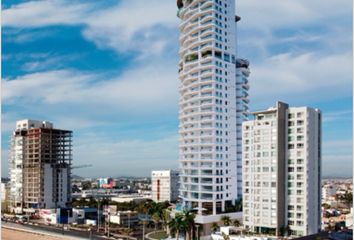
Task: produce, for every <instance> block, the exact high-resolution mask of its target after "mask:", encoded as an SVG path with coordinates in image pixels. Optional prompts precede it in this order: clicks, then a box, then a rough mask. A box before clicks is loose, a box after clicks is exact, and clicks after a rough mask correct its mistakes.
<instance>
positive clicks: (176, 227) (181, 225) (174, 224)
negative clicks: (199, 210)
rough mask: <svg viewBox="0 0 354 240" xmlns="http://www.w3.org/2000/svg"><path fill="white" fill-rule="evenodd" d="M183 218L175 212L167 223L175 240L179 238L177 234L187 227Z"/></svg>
mask: <svg viewBox="0 0 354 240" xmlns="http://www.w3.org/2000/svg"><path fill="white" fill-rule="evenodd" d="M183 218H184V217H183V215H181V214H176V216H175V217H174V218H172V219H171V221H170V222H169V223H168V226H169V228H170V231H171V233H172V234H175V235H176V240H178V239H179V234H180V233H181V232H185V231H186V229H187V224H186V222H185V221H184V219H183Z"/></svg>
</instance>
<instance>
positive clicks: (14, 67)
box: [2, 0, 352, 177]
mask: <svg viewBox="0 0 354 240" xmlns="http://www.w3.org/2000/svg"><path fill="white" fill-rule="evenodd" d="M252 2H253V1H247V3H246V1H241V0H240V1H238V2H237V7H238V9H237V10H236V13H237V14H239V15H240V16H241V18H242V20H241V23H242V24H239V26H238V33H239V36H241V37H239V38H238V51H239V54H238V57H245V58H247V59H249V60H250V62H251V76H250V82H251V89H250V98H251V102H250V105H249V106H250V108H251V110H252V111H254V110H259V109H262V108H265V107H268V106H270V105H272V104H273V102H274V101H275V100H282V101H286V102H289V103H291V105H292V106H302V105H307V106H311V107H316V108H320V109H321V110H322V111H323V120H324V121H323V133H324V135H323V175H324V176H326V175H331V176H332V175H335V174H336V173H340V174H337V175H338V176H342V175H347V176H350V175H351V170H352V168H351V167H348V165H351V164H352V163H351V159H352V157H351V155H352V150H351V142H352V136H351V132H352V131H351V122H352V121H351V120H352V117H351V112H352V110H351V90H350V89H351V88H349V87H348V86H349V85H350V84H351V66H352V64H351V63H352V60H351V57H352V56H351V52H350V49H351V40H352V39H351V38H352V36H351V34H348V33H351V9H352V8H351V6H348V5H351V3H343V4H335V6H334V5H333V4H334V3H330V2H329V1H328V2H325V3H324V2H323V1H315V2H311V3H307V2H306V1H299V2H297V3H290V2H281V3H280V2H279V1H273V2H271V4H269V3H268V4H267V5H264V4H265V3H257V5H256V4H255V3H254V2H253V3H252ZM64 3H65V1H57V2H55V3H54V4H48V2H46V1H43V2H27V3H21V2H19V3H18V2H16V3H13V2H10V1H9V2H5V3H3V4H4V5H5V8H6V9H5V10H4V11H3V24H4V30H3V41H4V43H5V44H6V45H5V48H4V50H3V69H4V71H3V78H4V80H5V81H4V82H3V89H4V91H3V115H2V121H3V129H2V142H3V144H2V159H3V160H2V167H3V170H2V175H3V176H6V175H7V169H8V167H7V166H8V165H7V160H8V141H9V136H10V133H11V129H13V128H14V125H15V121H16V120H18V119H23V118H30V119H45V120H48V121H52V122H55V123H56V126H57V127H58V128H64V129H72V130H73V131H74V138H73V139H74V142H75V143H77V146H76V148H75V150H74V155H73V159H74V161H75V164H85V163H90V164H93V165H94V166H95V170H94V171H90V169H85V170H78V171H77V172H74V173H76V174H78V175H80V174H81V175H84V176H95V177H98V176H101V175H111V176H117V175H122V174H123V173H124V174H128V173H129V172H130V173H131V175H144V176H149V174H150V171H151V170H152V169H169V168H177V167H178V161H177V160H178V120H177V119H178V92H177V91H176V89H177V87H178V80H177V79H178V75H177V71H178V69H177V67H176V66H177V61H178V59H177V56H178V55H177V52H178V18H177V17H176V12H175V11H176V7H175V1H171V3H170V2H167V1H166V2H165V1H164V2H163V3H161V1H152V2H151V5H150V6H144V5H143V3H142V2H134V3H132V2H131V1H121V2H119V3H118V4H116V5H114V4H113V2H108V3H105V4H104V5H100V4H98V3H93V2H88V3H85V4H83V3H70V4H69V3H67V2H66V7H65V8H64V7H63V6H64ZM110 3H111V4H112V5H113V7H112V6H111V5H110ZM11 5H12V6H11ZM268 5H269V6H268ZM15 6H16V8H15ZM270 6H271V7H270ZM58 8H63V10H64V11H63V12H61V13H60V14H58V15H56V14H55V13H54V11H55V10H56V9H58ZM146 8H148V9H146ZM253 8H255V9H253ZM161 9H164V10H166V11H161ZM257 9H258V10H259V11H260V9H266V10H269V11H262V14H261V15H260V16H259V17H257V16H256V15H255V13H254V12H257V11H252V10H257ZM37 11H39V12H48V14H50V15H51V17H50V18H48V19H47V20H44V19H39V18H38V17H37V16H36V12H37ZM123 11H125V12H127V13H125V14H130V15H135V16H139V17H140V15H139V14H141V12H142V11H143V12H144V19H143V18H141V19H140V20H141V21H134V23H130V22H129V23H128V24H126V22H124V21H122V20H124V17H127V15H125V14H122V13H123ZM25 12H26V13H25ZM28 12H31V13H33V15H32V16H31V14H30V16H28V15H26V14H27V13H28ZM157 12H158V13H160V14H157V15H156V13H157ZM73 13H75V14H73ZM280 13H281V14H282V15H281V16H283V19H284V21H283V22H282V23H279V21H278V20H277V18H274V15H276V14H280ZM118 14H120V17H117V21H116V22H114V23H113V22H110V21H108V20H109V17H108V18H107V19H106V18H105V16H106V15H107V16H118ZM146 14H148V16H146ZM264 14H267V15H264ZM76 15H77V16H76ZM295 15H301V16H303V18H302V19H300V20H299V19H298V18H295V17H294V16H295ZM267 16H268V17H267ZM27 17H29V18H30V19H31V20H29V19H27ZM292 17H293V18H294V19H295V20H294V21H293V20H292ZM261 18H263V19H266V21H264V20H263V19H262V20H260V19H261ZM82 19H85V20H82ZM145 19H147V21H144V20H145ZM96 20H97V21H96ZM120 20H121V22H123V23H124V24H126V25H124V24H122V23H121V22H120ZM329 20H330V21H329ZM295 21H296V22H295ZM260 22H261V23H262V25H261V24H259V23H260ZM338 23H342V24H338ZM103 26H104V27H105V28H104V29H105V30H106V32H107V33H109V34H107V35H106V36H103V35H99V33H98V32H97V29H98V28H102V27H103ZM116 28H117V29H119V30H115V29H116ZM20 29H22V30H20ZM334 34H335V36H334ZM328 38H329V39H328ZM69 42H70V45H71V46H67V44H68V43H69ZM42 43H46V44H47V45H45V46H43V44H42ZM278 45H281V47H279V46H278ZM39 46H40V47H39ZM42 47H43V48H42ZM23 49H27V50H26V54H28V56H24V55H21V51H23ZM80 52H84V54H83V55H82V56H81V54H80ZM103 62H104V64H103ZM329 65H330V66H333V67H327V66H329ZM334 66H335V67H334ZM93 69H95V70H93ZM333 79H335V80H333ZM270 85H274V86H276V87H274V88H270V87H267V86H270ZM333 88H335V89H336V90H335V91H333ZM144 90H145V91H144ZM134 91H135V92H134ZM133 93H134V94H133ZM299 96H301V98H299ZM70 109H75V110H71V111H70ZM159 146H164V147H166V148H165V149H161V147H159ZM94 147H95V150H97V151H95V152H94V153H89V154H88V153H85V150H86V149H88V148H89V149H92V148H94ZM103 160H104V161H105V162H106V164H107V165H106V166H103V165H101V164H100V163H101V162H102V161H103ZM146 161H149V167H151V169H149V168H147V167H146V165H144V164H143V163H144V162H146ZM130 163H131V164H130ZM139 164H140V165H139ZM108 165H109V166H110V167H109V169H112V170H111V172H108V171H107V166H108ZM123 165H124V166H123ZM139 166H141V167H140V168H139ZM329 169H332V171H329Z"/></svg>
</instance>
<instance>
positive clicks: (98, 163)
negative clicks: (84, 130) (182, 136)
mask: <svg viewBox="0 0 354 240" xmlns="http://www.w3.org/2000/svg"><path fill="white" fill-rule="evenodd" d="M177 139H178V137H177V135H172V136H166V137H164V138H160V139H155V140H141V139H136V140H125V141H115V140H112V139H106V138H100V137H97V136H88V137H87V138H86V140H84V138H82V139H80V140H79V141H78V142H77V143H75V149H74V155H75V162H74V165H80V164H87V163H89V164H92V165H93V167H94V168H95V171H93V172H94V173H93V174H92V175H93V176H122V175H128V174H129V175H134V176H149V175H150V174H151V170H156V169H157V170H158V169H176V168H177V167H178V140H177ZM161 146H163V147H161ZM88 149H91V150H94V151H89V150H88ZM103 162H104V164H102V163H103ZM87 172H88V169H77V170H75V171H74V174H78V175H85V174H87Z"/></svg>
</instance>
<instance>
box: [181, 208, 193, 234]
mask: <svg viewBox="0 0 354 240" xmlns="http://www.w3.org/2000/svg"><path fill="white" fill-rule="evenodd" d="M194 218H195V214H194V213H192V212H191V211H185V212H183V220H184V221H185V223H186V226H187V229H186V239H187V240H191V239H192V238H193V230H194V225H195V222H194Z"/></svg>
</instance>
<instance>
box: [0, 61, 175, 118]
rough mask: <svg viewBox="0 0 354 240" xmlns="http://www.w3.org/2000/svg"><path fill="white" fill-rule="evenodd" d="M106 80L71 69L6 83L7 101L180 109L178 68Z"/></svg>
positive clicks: (151, 69) (129, 72) (137, 109)
mask: <svg viewBox="0 0 354 240" xmlns="http://www.w3.org/2000/svg"><path fill="white" fill-rule="evenodd" d="M103 77H104V76H102V75H95V74H89V73H84V72H78V71H74V70H69V69H67V70H58V71H48V72H38V73H33V74H27V75H24V76H20V77H18V78H15V79H4V81H3V88H2V94H3V101H4V102H6V103H8V104H9V103H11V102H16V101H18V100H21V101H22V102H23V103H28V102H30V103H41V104H63V103H65V104H69V105H72V104H78V105H81V106H87V105H92V104H93V105H95V106H106V107H107V106H115V108H116V109H117V110H120V111H124V110H129V111H130V112H137V113H139V112H146V111H150V112H154V111H160V110H161V109H166V108H171V107H172V108H173V107H177V101H178V91H177V90H176V89H178V80H177V74H176V71H175V67H174V66H171V65H166V66H154V65H153V66H152V65H146V66H141V67H140V66H137V68H134V69H130V70H127V71H126V72H124V73H123V74H122V75H121V76H119V77H117V78H112V79H105V78H103Z"/></svg>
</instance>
